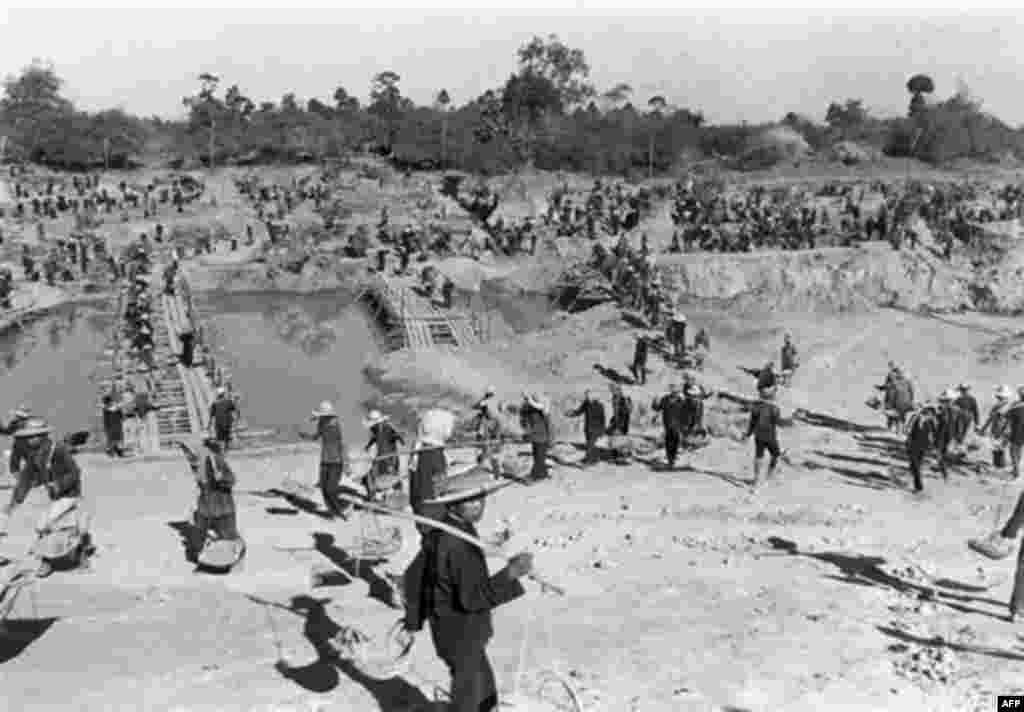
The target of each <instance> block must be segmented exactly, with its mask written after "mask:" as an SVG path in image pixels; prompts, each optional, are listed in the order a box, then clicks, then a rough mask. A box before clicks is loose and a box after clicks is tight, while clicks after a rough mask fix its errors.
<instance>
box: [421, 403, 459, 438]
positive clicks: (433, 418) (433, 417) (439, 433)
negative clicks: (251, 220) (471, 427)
mask: <svg viewBox="0 0 1024 712" xmlns="http://www.w3.org/2000/svg"><path fill="white" fill-rule="evenodd" d="M455 422H456V417H455V414H454V413H452V412H451V411H448V410H443V409H441V408H431V409H430V410H428V411H426V412H424V413H423V415H421V416H420V422H419V427H418V429H417V434H416V438H417V440H419V441H420V443H422V444H424V445H435V446H437V447H444V446H445V445H446V444H447V442H448V441H449V440H450V439H451V437H452V434H453V433H454V432H455Z"/></svg>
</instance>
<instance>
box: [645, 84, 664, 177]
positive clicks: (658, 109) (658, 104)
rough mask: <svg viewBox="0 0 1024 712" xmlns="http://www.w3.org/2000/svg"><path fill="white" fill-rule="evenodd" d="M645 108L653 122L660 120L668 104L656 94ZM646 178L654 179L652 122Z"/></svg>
mask: <svg viewBox="0 0 1024 712" xmlns="http://www.w3.org/2000/svg"><path fill="white" fill-rule="evenodd" d="M647 106H648V107H649V108H650V112H649V113H648V116H650V117H651V118H653V119H655V120H658V119H661V116H662V113H663V112H664V111H665V108H666V107H667V106H668V103H667V102H666V101H665V97H663V96H662V95H661V94H658V95H656V96H652V97H651V98H650V100H648V102H647ZM647 177H648V178H654V124H653V122H652V125H651V131H650V134H649V135H648V144H647Z"/></svg>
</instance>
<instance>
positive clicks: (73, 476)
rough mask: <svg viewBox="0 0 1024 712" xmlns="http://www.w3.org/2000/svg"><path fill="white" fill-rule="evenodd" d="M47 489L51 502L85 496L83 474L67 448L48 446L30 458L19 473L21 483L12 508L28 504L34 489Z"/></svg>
mask: <svg viewBox="0 0 1024 712" xmlns="http://www.w3.org/2000/svg"><path fill="white" fill-rule="evenodd" d="M42 486H45V487H46V489H47V492H48V493H49V495H50V499H51V500H57V499H61V498H63V497H81V496H82V472H81V470H79V469H78V463H76V462H75V458H74V457H73V456H72V455H71V451H70V450H69V449H68V447H67V446H65V445H63V444H61V443H45V444H44V445H43V446H42V448H40V450H39V451H37V452H36V453H34V454H28V455H27V456H26V458H25V462H24V467H22V468H21V470H20V471H19V472H18V483H17V484H16V485H15V486H14V493H13V494H12V495H11V505H12V506H18V505H20V504H21V503H22V502H24V501H25V497H27V496H28V493H29V491H30V490H31V489H32V488H33V487H42Z"/></svg>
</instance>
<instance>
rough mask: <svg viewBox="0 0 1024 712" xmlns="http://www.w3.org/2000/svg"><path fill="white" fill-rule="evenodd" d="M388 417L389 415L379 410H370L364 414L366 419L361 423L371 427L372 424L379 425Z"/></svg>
mask: <svg viewBox="0 0 1024 712" xmlns="http://www.w3.org/2000/svg"><path fill="white" fill-rule="evenodd" d="M390 419H391V418H390V416H387V415H384V414H383V413H381V412H380V411H379V410H371V411H370V414H369V415H368V416H366V420H364V421H363V425H365V426H366V427H367V428H372V427H373V426H374V425H379V424H380V423H383V422H385V421H388V420H390Z"/></svg>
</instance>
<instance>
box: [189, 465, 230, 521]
mask: <svg viewBox="0 0 1024 712" xmlns="http://www.w3.org/2000/svg"><path fill="white" fill-rule="evenodd" d="M198 454H199V460H198V462H196V463H195V464H194V465H193V472H194V473H195V475H196V483H197V484H198V485H199V499H198V501H197V502H196V513H197V514H198V515H199V516H200V517H209V518H218V517H226V516H229V515H234V514H235V498H234V496H233V495H232V494H231V490H232V489H233V488H234V486H235V473H234V472H233V471H232V469H231V466H230V465H229V464H228V461H227V460H226V459H225V458H224V456H223V455H222V454H219V453H215V452H213V451H212V450H209V449H208V448H203V451H202V452H200V453H198Z"/></svg>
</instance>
